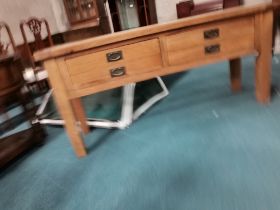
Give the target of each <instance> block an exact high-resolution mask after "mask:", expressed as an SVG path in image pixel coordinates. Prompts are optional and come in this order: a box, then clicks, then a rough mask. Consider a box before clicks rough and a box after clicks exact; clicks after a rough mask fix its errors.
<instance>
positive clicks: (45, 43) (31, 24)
mask: <svg viewBox="0 0 280 210" xmlns="http://www.w3.org/2000/svg"><path fill="white" fill-rule="evenodd" d="M43 27H45V29H46V34H47V37H46V38H43V34H42V33H43V30H42V29H43ZM27 29H28V31H29V34H32V35H33V37H34V43H32V44H30V43H28V38H27ZM20 30H21V33H22V37H23V40H24V45H25V50H26V52H27V54H28V57H29V60H30V64H31V68H27V69H25V72H24V78H25V80H26V81H27V83H28V84H29V86H30V87H35V88H36V86H37V87H38V89H39V91H42V90H44V89H48V88H49V87H48V83H47V77H48V75H47V71H46V70H45V69H44V68H43V67H42V64H41V63H37V62H35V60H34V58H33V53H34V52H35V51H37V50H41V49H43V48H46V47H50V46H53V40H52V37H51V32H50V27H49V24H48V22H47V20H46V19H39V18H36V17H31V18H29V19H28V20H26V21H22V22H21V23H20Z"/></svg>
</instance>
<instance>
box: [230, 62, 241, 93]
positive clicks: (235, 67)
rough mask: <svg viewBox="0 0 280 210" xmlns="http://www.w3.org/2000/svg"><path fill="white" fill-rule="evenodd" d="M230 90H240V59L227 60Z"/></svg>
mask: <svg viewBox="0 0 280 210" xmlns="http://www.w3.org/2000/svg"><path fill="white" fill-rule="evenodd" d="M229 66H230V82H231V90H232V91H233V92H238V91H240V90H241V59H240V58H236V59H232V60H230V61H229Z"/></svg>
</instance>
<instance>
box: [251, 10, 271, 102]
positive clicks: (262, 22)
mask: <svg viewBox="0 0 280 210" xmlns="http://www.w3.org/2000/svg"><path fill="white" fill-rule="evenodd" d="M255 22H256V38H255V39H256V40H255V42H256V43H255V45H256V48H257V50H258V52H259V55H258V56H257V58H256V68H255V77H256V79H255V80H256V81H255V84H256V98H257V100H258V101H259V102H260V103H269V101H270V88H271V62H272V22H273V14H272V11H268V12H264V13H262V14H260V15H257V16H256V21H255Z"/></svg>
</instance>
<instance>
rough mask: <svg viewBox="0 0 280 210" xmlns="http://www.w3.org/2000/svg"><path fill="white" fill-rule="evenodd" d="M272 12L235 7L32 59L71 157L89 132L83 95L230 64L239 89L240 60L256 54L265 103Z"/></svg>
mask: <svg viewBox="0 0 280 210" xmlns="http://www.w3.org/2000/svg"><path fill="white" fill-rule="evenodd" d="M273 9H274V5H273V4H271V2H263V3H259V4H256V5H246V6H242V7H234V8H230V9H225V10H221V11H217V12H212V13H207V14H205V15H197V16H194V17H192V18H185V19H180V20H177V21H173V22H169V23H164V24H155V25H151V26H146V27H142V28H136V29H132V30H127V31H122V32H119V33H114V34H109V35H104V36H101V37H96V38H91V39H87V40H83V41H80V42H74V43H71V44H67V45H61V46H56V47H53V48H48V49H45V50H43V51H41V52H37V53H35V55H34V56H35V59H36V60H38V61H39V60H40V61H42V60H43V61H44V65H45V67H46V69H47V70H48V73H49V79H50V83H51V85H52V87H53V89H54V91H53V94H54V96H55V101H56V104H57V107H58V110H59V112H60V114H61V117H62V118H63V120H64V122H65V125H64V126H65V129H66V132H67V134H68V136H69V138H70V141H71V143H72V146H73V149H74V150H75V152H76V154H77V156H79V157H83V156H85V155H86V154H87V151H86V148H85V145H84V142H83V139H82V132H81V131H84V133H86V132H87V130H86V129H84V128H85V127H84V126H87V124H86V119H85V114H84V110H83V109H81V110H80V109H77V107H81V106H80V105H79V106H77V104H81V102H80V98H81V97H82V96H86V95H90V94H94V93H97V92H100V91H104V90H109V89H112V88H116V87H121V86H123V85H126V84H129V83H135V82H139V81H143V80H148V79H151V78H154V77H156V76H163V75H169V74H174V73H176V72H181V71H186V70H189V69H193V68H195V67H198V66H201V65H206V64H210V63H215V62H220V61H223V60H229V63H230V81H231V88H232V90H233V91H238V90H240V89H241V75H240V72H241V65H240V57H243V56H248V55H254V56H255V58H256V65H255V81H256V87H255V89H256V90H255V92H256V99H257V101H259V102H260V103H264V104H266V103H269V101H270V88H271V56H272V55H271V45H272V18H273ZM233 28H238V30H232V29H233ZM186 37H187V38H186ZM236 40H238V42H237V41H236ZM232 43H234V44H232ZM215 79H217V78H213V80H215ZM204 82H205V81H204Z"/></svg>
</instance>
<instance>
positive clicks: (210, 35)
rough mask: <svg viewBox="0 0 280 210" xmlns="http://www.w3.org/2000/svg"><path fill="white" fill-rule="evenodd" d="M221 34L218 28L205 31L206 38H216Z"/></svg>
mask: <svg viewBox="0 0 280 210" xmlns="http://www.w3.org/2000/svg"><path fill="white" fill-rule="evenodd" d="M219 36H220V31H219V29H218V28H215V29H211V30H207V31H204V39H214V38H217V37H219Z"/></svg>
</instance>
